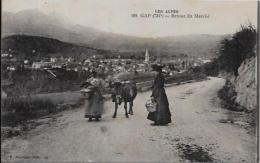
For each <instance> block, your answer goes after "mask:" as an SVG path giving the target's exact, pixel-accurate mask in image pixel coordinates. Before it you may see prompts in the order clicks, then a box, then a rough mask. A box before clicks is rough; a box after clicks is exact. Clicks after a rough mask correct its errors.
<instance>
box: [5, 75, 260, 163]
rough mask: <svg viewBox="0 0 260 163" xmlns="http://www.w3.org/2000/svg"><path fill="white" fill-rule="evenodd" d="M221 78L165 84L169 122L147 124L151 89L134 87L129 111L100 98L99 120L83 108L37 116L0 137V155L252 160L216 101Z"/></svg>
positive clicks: (247, 144) (244, 135)
mask: <svg viewBox="0 0 260 163" xmlns="http://www.w3.org/2000/svg"><path fill="white" fill-rule="evenodd" d="M223 84H224V80H223V79H219V78H211V79H210V80H206V81H201V82H196V83H188V84H184V85H179V86H174V87H168V88H166V93H167V95H168V98H169V102H170V109H171V112H172V121H173V123H171V124H169V125H168V126H151V125H150V123H151V122H150V121H149V120H147V119H146V116H147V111H146V110H145V107H144V104H145V101H146V100H147V99H148V98H149V96H150V94H151V92H146V93H139V94H138V96H137V98H136V100H135V102H134V103H135V104H134V115H133V116H130V118H129V119H127V118H125V116H124V109H123V106H121V107H120V109H119V110H118V117H117V118H116V119H113V118H112V114H113V111H114V107H113V104H112V103H111V102H110V101H108V102H106V103H105V106H106V112H105V114H104V115H103V118H102V121H100V122H87V120H86V119H84V118H83V113H84V108H83V107H82V108H79V109H76V110H70V111H65V112H63V113H60V114H59V115H56V116H55V117H54V118H45V119H41V120H39V124H40V125H38V126H37V127H36V128H35V129H33V130H31V131H29V132H28V133H27V134H26V135H23V136H18V137H15V138H12V139H9V140H5V141H4V142H3V143H2V154H1V155H2V160H3V161H19V160H23V161H33V162H34V161H60V162H61V161H84V162H87V161H90V162H91V161H95V162H101V161H106V162H108V161H113V162H118V161H120V162H126V161H127V162H137V161H138V162H141V161H142V162H148V161H153V162H179V161H228V162H243V161H246V162H254V161H255V158H256V156H255V155H256V151H255V149H256V138H255V136H253V135H250V134H248V132H247V130H245V129H244V128H241V127H240V126H238V125H234V124H230V123H219V120H220V119H224V118H226V117H227V114H226V112H227V111H226V110H224V109H222V108H221V107H220V105H219V101H218V98H217V94H216V93H217V91H218V90H219V89H220V88H221V87H222V86H223Z"/></svg>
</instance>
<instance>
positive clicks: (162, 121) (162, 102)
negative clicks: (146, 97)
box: [147, 88, 172, 125]
mask: <svg viewBox="0 0 260 163" xmlns="http://www.w3.org/2000/svg"><path fill="white" fill-rule="evenodd" d="M154 98H155V102H156V103H157V105H156V111H155V112H150V113H149V114H148V117H147V119H149V120H151V121H154V122H155V123H156V124H158V125H166V124H168V123H171V122H172V121H171V112H170V109H169V103H168V99H167V96H166V93H165V90H164V88H159V89H157V90H154Z"/></svg>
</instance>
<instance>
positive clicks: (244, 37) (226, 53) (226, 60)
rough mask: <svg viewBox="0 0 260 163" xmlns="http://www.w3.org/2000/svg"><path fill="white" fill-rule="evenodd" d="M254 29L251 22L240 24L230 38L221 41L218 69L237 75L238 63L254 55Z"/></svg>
mask: <svg viewBox="0 0 260 163" xmlns="http://www.w3.org/2000/svg"><path fill="white" fill-rule="evenodd" d="M255 45H256V29H255V27H254V26H253V25H252V24H249V25H241V27H240V31H238V32H236V33H235V34H234V35H233V36H232V38H231V39H227V38H226V39H224V40H223V41H222V42H221V48H220V56H219V59H218V65H219V68H220V69H224V70H226V71H228V72H233V73H234V74H235V75H238V68H239V66H240V64H241V63H242V62H243V61H244V60H245V59H247V58H250V57H252V56H255V55H256V54H255V52H254V48H255Z"/></svg>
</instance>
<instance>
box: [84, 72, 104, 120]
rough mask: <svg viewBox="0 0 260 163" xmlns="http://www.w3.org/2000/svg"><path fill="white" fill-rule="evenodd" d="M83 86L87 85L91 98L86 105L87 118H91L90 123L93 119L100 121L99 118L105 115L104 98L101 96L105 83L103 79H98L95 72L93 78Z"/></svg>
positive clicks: (89, 97)
mask: <svg viewBox="0 0 260 163" xmlns="http://www.w3.org/2000/svg"><path fill="white" fill-rule="evenodd" d="M83 85H85V87H86V88H87V89H88V91H89V92H88V93H89V96H88V99H87V100H86V105H85V106H86V110H85V118H89V121H92V119H93V118H94V119H95V120H96V121H99V118H101V117H102V113H103V104H104V98H103V96H102V94H101V89H102V87H103V85H104V82H103V80H102V79H101V78H98V77H97V73H96V72H93V73H92V77H91V78H90V79H88V80H87V81H86V82H84V83H83Z"/></svg>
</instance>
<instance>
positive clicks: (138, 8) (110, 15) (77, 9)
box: [2, 0, 257, 37]
mask: <svg viewBox="0 0 260 163" xmlns="http://www.w3.org/2000/svg"><path fill="white" fill-rule="evenodd" d="M26 9H39V10H41V11H43V12H44V13H46V14H50V13H53V12H55V13H58V14H61V15H63V16H65V17H67V18H68V20H70V21H71V22H73V23H75V24H80V25H84V26H88V27H93V28H96V29H99V30H103V31H107V32H113V33H120V34H126V35H133V36H139V37H164V36H176V35H188V34H230V33H234V32H236V31H237V30H239V27H240V25H241V24H247V23H248V22H249V21H250V22H251V23H252V24H253V25H255V26H256V24H257V2H256V1H252V0H251V1H224V0H223V1H219V0H218V1H217V0H204V1H202V0H2V10H3V11H9V12H13V13H16V12H19V11H22V10H26ZM155 10H163V12H164V15H169V17H167V18H166V17H164V18H156V17H154V18H152V16H157V15H155V14H158V13H156V12H155ZM166 10H175V12H176V11H177V12H178V13H175V15H185V18H183V17H182V18H177V17H171V14H165V11H166ZM132 14H137V15H138V17H132ZM145 14H146V15H147V14H148V16H149V14H150V16H149V17H141V15H142V16H144V15H145ZM187 14H190V15H192V16H193V17H192V18H187ZM194 14H200V15H205V14H206V16H207V17H206V18H194Z"/></svg>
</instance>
